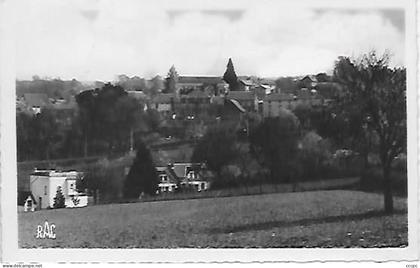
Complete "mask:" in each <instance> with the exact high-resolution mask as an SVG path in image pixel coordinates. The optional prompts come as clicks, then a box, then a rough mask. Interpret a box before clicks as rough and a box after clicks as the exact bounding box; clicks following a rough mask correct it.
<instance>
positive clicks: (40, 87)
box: [16, 76, 88, 101]
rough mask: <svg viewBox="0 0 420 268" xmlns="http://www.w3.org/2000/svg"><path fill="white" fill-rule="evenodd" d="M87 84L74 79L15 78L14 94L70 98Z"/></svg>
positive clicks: (85, 87) (84, 88)
mask: <svg viewBox="0 0 420 268" xmlns="http://www.w3.org/2000/svg"><path fill="white" fill-rule="evenodd" d="M87 88H88V86H87V85H84V84H82V83H81V82H80V81H77V80H76V79H72V80H61V79H60V78H55V79H48V78H42V79H41V78H39V77H37V76H34V77H33V80H23V81H22V80H17V81H16V96H19V97H20V96H23V95H24V94H25V93H42V94H46V95H47V96H48V97H49V98H57V99H59V98H63V99H65V100H67V101H69V100H71V99H72V97H73V96H74V95H76V94H77V93H79V92H81V91H83V90H86V89H87Z"/></svg>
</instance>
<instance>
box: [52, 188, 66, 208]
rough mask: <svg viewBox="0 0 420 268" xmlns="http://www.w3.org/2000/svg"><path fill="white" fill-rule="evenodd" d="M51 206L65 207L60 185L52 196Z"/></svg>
mask: <svg viewBox="0 0 420 268" xmlns="http://www.w3.org/2000/svg"><path fill="white" fill-rule="evenodd" d="M53 207H54V208H65V207H66V205H65V198H64V195H63V192H62V190H61V186H58V187H57V192H56V194H55V197H54V203H53Z"/></svg>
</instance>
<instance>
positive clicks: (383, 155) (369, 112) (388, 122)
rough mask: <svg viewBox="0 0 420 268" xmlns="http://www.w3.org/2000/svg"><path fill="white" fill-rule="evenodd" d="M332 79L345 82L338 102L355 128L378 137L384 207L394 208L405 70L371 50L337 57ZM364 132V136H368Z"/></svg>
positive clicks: (402, 143) (401, 144) (403, 126)
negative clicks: (392, 174)
mask: <svg viewBox="0 0 420 268" xmlns="http://www.w3.org/2000/svg"><path fill="white" fill-rule="evenodd" d="M334 79H335V80H336V81H337V82H339V83H341V84H342V85H344V88H345V90H344V94H342V96H340V98H339V99H338V101H339V102H338V105H340V107H341V108H342V110H343V112H344V114H353V116H354V114H355V115H356V116H355V117H356V118H357V119H358V120H357V121H356V122H358V123H357V124H354V126H353V128H357V132H361V131H362V130H363V131H366V132H367V133H369V132H370V131H372V132H373V133H374V134H375V135H377V137H378V140H379V148H378V149H379V156H380V159H381V166H382V172H383V182H384V185H383V191H384V208H385V212H386V213H392V212H393V208H394V206H393V197H392V186H391V179H390V171H391V164H392V161H393V160H394V158H395V157H396V156H397V155H398V154H400V153H402V152H404V151H405V150H406V132H407V127H406V125H407V124H406V120H407V115H406V70H405V68H390V67H389V55H388V54H386V53H385V54H383V55H377V53H376V52H374V51H372V52H370V53H368V54H365V55H363V56H362V57H361V58H360V59H359V60H353V59H350V58H348V57H340V58H339V59H338V61H337V62H336V64H335V69H334ZM368 138H369V135H365V136H364V139H365V140H366V139H368Z"/></svg>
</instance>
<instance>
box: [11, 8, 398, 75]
mask: <svg viewBox="0 0 420 268" xmlns="http://www.w3.org/2000/svg"><path fill="white" fill-rule="evenodd" d="M214 2H218V3H221V2H220V1H217V0H215V1H214ZM256 2H257V1H247V2H243V3H247V4H236V5H231V6H229V7H228V8H227V7H226V6H224V5H223V4H218V5H214V4H205V3H209V2H208V1H207V2H206V1H204V2H202V3H203V4H200V5H197V4H196V5H193V4H182V3H183V2H182V1H180V0H178V1H172V2H168V1H163V2H162V1H143V0H140V1H139V0H123V1H121V0H119V1H118V0H60V1H58V0H30V1H29V0H28V1H17V4H16V7H15V10H16V12H17V16H15V18H16V22H15V27H16V31H15V35H16V69H17V73H16V75H17V78H18V79H30V78H31V77H32V76H33V75H38V76H41V77H60V78H61V79H72V78H76V79H78V80H82V81H87V80H89V81H93V80H106V81H110V80H113V79H115V77H116V76H117V75H119V74H127V75H129V76H134V75H137V76H141V77H146V78H150V77H153V76H155V75H156V74H159V75H161V76H166V74H167V72H168V70H169V68H170V67H171V66H172V65H174V66H175V68H176V69H177V71H178V73H179V74H181V75H218V76H221V75H223V73H224V71H225V69H226V64H227V61H228V58H232V60H233V64H234V66H235V70H236V73H237V74H238V75H257V76H260V77H279V76H295V75H305V74H316V73H319V72H327V73H330V72H331V71H332V69H333V66H334V61H335V60H336V59H337V58H338V56H343V55H344V56H354V57H357V56H358V55H360V54H361V53H365V52H368V51H370V50H372V49H375V50H377V51H378V52H383V51H384V50H388V51H389V52H391V53H392V55H393V57H392V62H391V64H392V65H396V66H403V65H404V38H405V35H404V34H405V29H404V28H405V27H404V10H402V9H355V8H353V9H348V8H347V9H343V8H340V9H338V8H323V7H316V8H312V7H302V6H284V5H280V4H264V5H263V4H259V5H257V4H256ZM189 3H191V2H189ZM196 3H197V1H196ZM272 3H274V2H272ZM276 3H279V1H277V2H276ZM282 3H284V2H282Z"/></svg>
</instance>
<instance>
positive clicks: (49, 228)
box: [36, 221, 56, 239]
mask: <svg viewBox="0 0 420 268" xmlns="http://www.w3.org/2000/svg"><path fill="white" fill-rule="evenodd" d="M36 238H38V239H55V238H56V234H55V224H54V223H52V224H49V223H48V221H45V223H44V224H43V225H38V226H37V227H36Z"/></svg>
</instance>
